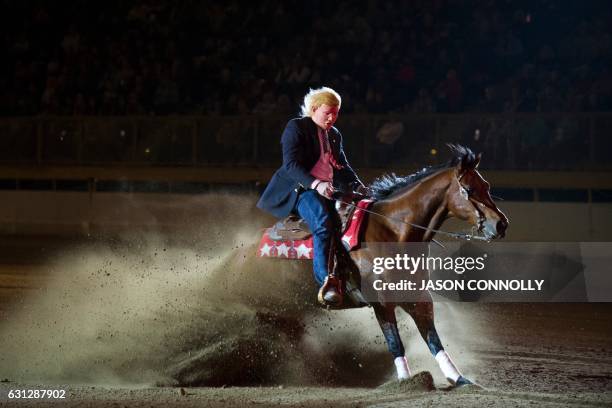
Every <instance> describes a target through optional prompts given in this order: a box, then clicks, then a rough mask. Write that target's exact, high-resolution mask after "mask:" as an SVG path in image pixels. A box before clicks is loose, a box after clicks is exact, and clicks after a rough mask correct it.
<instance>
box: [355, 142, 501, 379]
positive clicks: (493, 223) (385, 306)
mask: <svg viewBox="0 0 612 408" xmlns="http://www.w3.org/2000/svg"><path fill="white" fill-rule="evenodd" d="M449 147H450V148H451V151H452V152H453V158H452V159H451V160H450V161H449V162H448V163H446V164H444V165H441V166H437V167H429V168H425V169H423V170H421V171H419V172H417V173H415V174H412V175H410V176H407V177H397V176H395V175H393V174H392V175H387V176H383V177H380V178H379V179H377V180H375V181H374V182H373V183H372V185H370V189H371V191H372V193H373V194H372V195H373V198H374V199H375V200H376V202H375V203H374V204H373V206H372V207H371V210H372V212H373V213H376V214H380V215H382V216H378V217H377V216H373V215H371V216H369V217H368V219H367V225H365V226H364V228H365V230H364V235H363V240H362V242H364V243H366V244H367V243H368V242H398V243H406V242H429V241H432V240H433V239H434V236H435V233H436V231H437V230H438V229H439V228H440V227H441V225H442V223H443V222H444V221H445V220H446V219H448V218H450V217H456V218H458V219H460V220H463V221H466V222H468V223H469V224H470V225H472V226H473V227H474V228H475V229H476V230H477V231H478V232H479V233H481V234H482V235H483V236H484V238H485V239H486V240H492V239H495V238H503V237H504V236H505V232H506V229H507V227H508V223H509V222H508V218H507V217H506V215H505V214H504V213H503V212H502V211H501V210H500V209H499V208H498V207H497V205H496V204H495V202H494V201H493V199H492V197H491V194H490V185H489V183H488V182H487V181H486V180H485V179H484V178H483V177H482V175H481V174H480V173H479V172H478V170H477V168H478V165H479V163H480V160H481V154H478V155H475V154H474V153H473V152H472V151H471V150H470V149H469V148H466V147H463V146H460V145H449ZM398 220H399V221H403V222H399V221H398ZM419 226H422V227H425V228H419ZM350 257H351V259H352V260H353V261H354V263H355V264H356V265H371V264H372V259H371V258H372V253H370V252H369V251H367V250H361V249H358V250H355V251H353V252H351V253H350ZM364 261H365V262H364ZM360 275H361V282H362V286H363V285H371V284H372V280H373V279H376V278H377V276H376V275H374V274H373V273H372V271H371V269H365V270H360ZM418 297H419V300H418V301H417V302H399V303H395V302H387V301H385V300H384V299H382V298H381V299H379V301H378V302H371V303H370V304H371V306H372V308H373V309H374V313H375V315H376V319H377V321H378V324H379V326H380V328H381V330H382V332H383V334H384V337H385V340H386V343H387V347H388V349H389V352H390V353H391V355H392V356H393V358H394V363H395V367H396V371H397V378H398V379H399V380H403V379H406V378H409V377H410V370H409V367H408V364H407V361H406V358H405V356H404V345H403V343H402V339H401V337H400V335H399V331H398V327H397V320H396V316H395V309H396V308H397V307H400V308H401V309H403V310H404V311H405V312H407V313H408V314H409V315H410V316H411V317H412V319H413V320H414V322H415V323H416V326H417V328H418V331H419V333H420V335H421V336H422V338H423V340H424V341H425V342H426V343H427V346H428V348H429V350H430V352H431V353H432V355H433V356H434V358H435V360H436V361H437V363H438V365H439V366H440V369H441V370H442V373H443V374H444V376H445V377H446V378H447V380H448V381H449V382H450V383H451V384H452V385H454V386H463V385H467V384H472V382H471V381H470V380H469V379H467V378H465V377H464V376H463V375H462V374H461V372H460V371H459V369H458V368H457V366H456V365H455V363H454V362H453V360H452V359H451V357H450V356H449V354H448V353H447V352H446V351H445V350H444V347H443V346H442V341H441V340H440V336H439V335H438V332H437V330H436V327H435V324H434V310H433V301H432V297H431V294H430V293H429V291H426V290H424V291H422V292H421V293H419V296H418Z"/></svg>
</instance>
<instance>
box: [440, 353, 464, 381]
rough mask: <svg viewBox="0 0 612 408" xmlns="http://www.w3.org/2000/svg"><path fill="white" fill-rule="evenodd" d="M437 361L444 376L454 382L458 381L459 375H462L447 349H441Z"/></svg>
mask: <svg viewBox="0 0 612 408" xmlns="http://www.w3.org/2000/svg"><path fill="white" fill-rule="evenodd" d="M436 361H437V362H438V365H439V366H440V370H442V373H443V374H444V376H445V377H446V378H447V379H448V380H449V381H450V382H452V383H453V384H454V383H456V382H457V380H458V379H459V377H461V373H460V372H459V370H457V367H456V366H455V363H453V360H451V358H450V356H449V355H448V354H447V353H446V351H444V350H442V351H439V352H438V354H436Z"/></svg>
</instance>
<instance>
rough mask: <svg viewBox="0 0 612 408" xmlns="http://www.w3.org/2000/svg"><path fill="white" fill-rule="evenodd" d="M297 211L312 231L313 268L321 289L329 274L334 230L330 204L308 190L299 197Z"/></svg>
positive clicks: (314, 191)
mask: <svg viewBox="0 0 612 408" xmlns="http://www.w3.org/2000/svg"><path fill="white" fill-rule="evenodd" d="M295 209H296V211H297V212H298V214H299V215H300V217H302V218H303V219H304V221H306V224H308V227H309V228H310V231H312V241H313V242H312V244H313V245H312V246H313V255H312V258H313V259H312V266H313V270H314V278H315V280H316V281H317V283H318V284H319V287H320V286H321V285H323V281H324V280H325V278H327V274H328V265H327V262H328V258H329V251H330V247H331V234H332V230H333V223H332V218H331V216H330V213H329V211H330V209H329V203H328V202H327V200H326V199H325V198H323V197H321V196H320V195H319V194H318V193H317V192H316V190H306V191H303V192H302V193H301V194H300V195H299V196H298V199H297V203H296V204H295Z"/></svg>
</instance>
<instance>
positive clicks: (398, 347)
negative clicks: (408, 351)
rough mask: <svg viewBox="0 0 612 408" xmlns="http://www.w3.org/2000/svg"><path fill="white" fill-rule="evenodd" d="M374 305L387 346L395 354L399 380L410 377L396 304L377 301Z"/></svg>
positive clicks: (394, 358)
mask: <svg viewBox="0 0 612 408" xmlns="http://www.w3.org/2000/svg"><path fill="white" fill-rule="evenodd" d="M373 307H374V313H375V314H376V320H378V324H379V325H380V329H381V330H382V332H383V335H384V336H385V340H386V342H387V348H388V349H389V352H390V353H391V355H393V362H394V363H395V369H396V371H397V378H398V379H399V380H403V379H406V378H410V368H409V367H408V362H407V361H406V357H405V356H404V354H405V350H404V344H403V343H402V339H401V337H400V335H399V330H398V328H397V320H396V319H395V310H394V309H395V306H383V305H381V304H379V303H375V304H373Z"/></svg>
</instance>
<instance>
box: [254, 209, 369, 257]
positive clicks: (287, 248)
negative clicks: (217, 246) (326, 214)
mask: <svg viewBox="0 0 612 408" xmlns="http://www.w3.org/2000/svg"><path fill="white" fill-rule="evenodd" d="M373 202H374V201H373V200H361V201H359V202H358V203H357V206H356V207H357V208H355V211H354V212H353V215H352V217H351V219H350V220H349V222H348V223H347V226H346V229H345V230H344V232H343V234H342V243H343V244H344V247H345V248H346V249H347V250H348V251H350V250H352V249H354V248H356V247H357V246H359V242H360V241H359V238H360V236H361V232H362V231H361V229H362V228H361V227H362V225H363V220H364V219H365V215H366V214H367V213H366V212H365V211H363V210H364V209H365V210H367V209H369V208H370V206H371V205H372V203H373ZM270 230H271V228H267V229H266V230H265V231H264V233H263V235H262V237H261V241H260V242H259V248H258V251H257V255H258V256H259V257H261V258H284V259H312V236H310V237H309V238H307V239H303V240H288V241H274V240H272V239H271V238H270V236H269V232H270Z"/></svg>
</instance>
